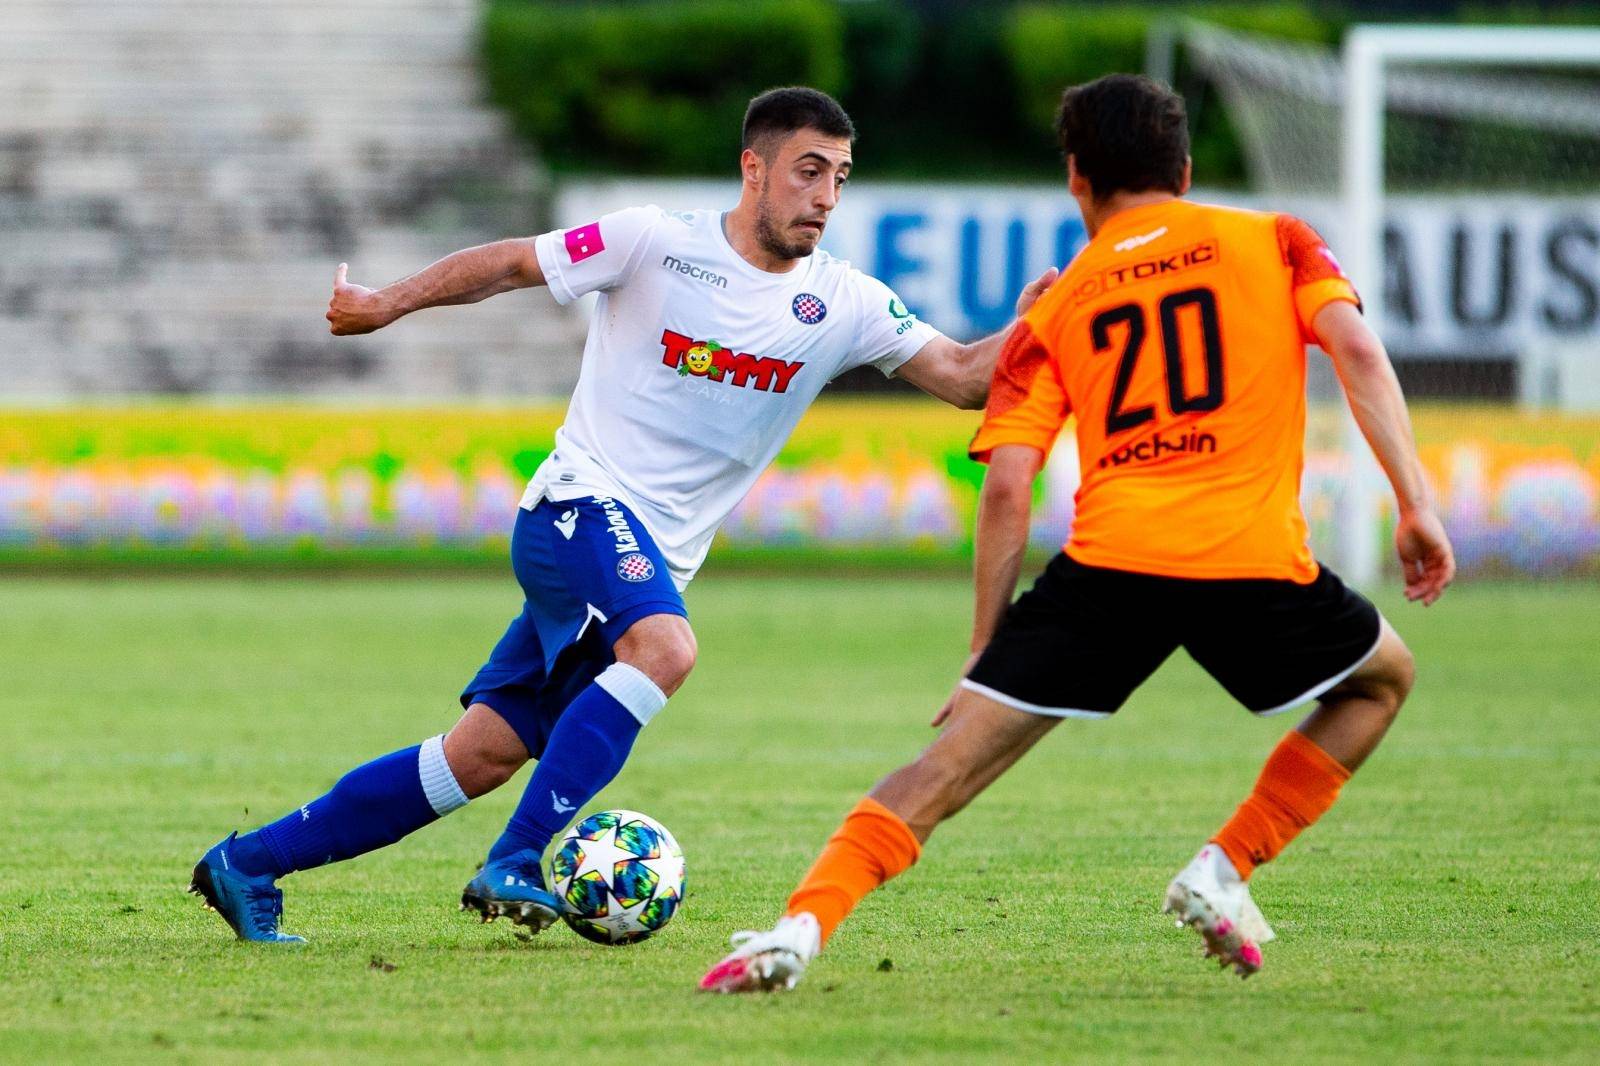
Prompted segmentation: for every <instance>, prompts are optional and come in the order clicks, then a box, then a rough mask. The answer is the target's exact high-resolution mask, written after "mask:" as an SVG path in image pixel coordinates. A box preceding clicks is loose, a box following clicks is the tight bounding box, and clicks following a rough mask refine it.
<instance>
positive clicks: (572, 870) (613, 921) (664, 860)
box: [550, 811, 684, 944]
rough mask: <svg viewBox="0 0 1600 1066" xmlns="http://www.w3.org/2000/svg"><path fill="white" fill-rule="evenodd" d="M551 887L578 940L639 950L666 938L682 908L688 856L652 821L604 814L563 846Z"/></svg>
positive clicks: (593, 816)
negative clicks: (640, 945) (652, 939)
mask: <svg viewBox="0 0 1600 1066" xmlns="http://www.w3.org/2000/svg"><path fill="white" fill-rule="evenodd" d="M550 887H551V891H553V892H554V893H555V894H556V895H557V896H558V897H560V899H561V902H562V905H563V907H564V908H565V912H564V913H563V914H562V917H563V918H564V919H565V920H566V923H567V924H568V925H569V926H571V927H572V930H573V932H575V933H577V934H578V935H579V936H581V937H585V938H586V939H589V940H593V941H594V942H595V943H597V944H636V943H638V942H639V941H641V940H644V939H646V938H647V937H650V936H654V935H655V934H656V933H658V932H660V930H661V928H662V927H663V926H665V925H666V924H667V923H668V922H670V921H671V920H672V916H673V915H674V914H676V913H678V908H679V907H680V906H681V905H682V903H683V892H684V864H683V849H682V848H680V847H679V846H678V842H677V840H675V839H673V836H672V834H671V833H669V832H668V831H667V827H666V826H664V825H662V824H661V823H660V822H658V821H656V820H655V819H654V818H651V817H649V816H648V815H644V814H640V813H639V812H638V811H601V812H600V813H599V814H591V815H590V816H589V817H587V818H585V819H584V820H583V821H581V822H579V823H578V824H577V825H575V826H573V827H572V828H571V829H569V830H567V834H566V836H564V837H562V838H561V843H560V844H559V845H558V846H557V847H556V850H555V855H554V857H552V858H551V860H550Z"/></svg>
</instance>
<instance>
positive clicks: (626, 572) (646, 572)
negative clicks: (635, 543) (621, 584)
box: [617, 552, 656, 582]
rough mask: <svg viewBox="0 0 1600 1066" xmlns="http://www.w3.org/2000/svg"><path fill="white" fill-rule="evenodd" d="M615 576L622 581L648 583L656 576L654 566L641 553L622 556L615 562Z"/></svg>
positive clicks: (647, 557) (648, 557) (648, 558)
mask: <svg viewBox="0 0 1600 1066" xmlns="http://www.w3.org/2000/svg"><path fill="white" fill-rule="evenodd" d="M617 576H618V577H620V578H622V580H624V581H635V582H637V581H649V580H650V579H651V578H653V577H655V576H656V564H655V563H653V562H651V561H650V556H648V555H645V554H644V553H643V552H634V553H633V554H632V555H624V556H623V557H622V558H620V559H618V560H617Z"/></svg>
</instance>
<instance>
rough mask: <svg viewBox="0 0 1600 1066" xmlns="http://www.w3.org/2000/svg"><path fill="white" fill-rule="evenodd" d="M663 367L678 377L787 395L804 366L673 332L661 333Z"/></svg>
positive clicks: (663, 331) (803, 364)
mask: <svg viewBox="0 0 1600 1066" xmlns="http://www.w3.org/2000/svg"><path fill="white" fill-rule="evenodd" d="M661 348H662V354H661V365H662V366H665V367H669V368H670V369H672V370H675V371H677V373H678V376H679V377H697V378H708V379H710V380H711V381H720V382H722V383H723V384H724V385H731V386H733V387H734V388H736V389H739V388H743V387H744V386H746V385H749V386H750V387H751V388H753V389H756V390H758V391H760V392H788V391H789V382H791V381H793V380H794V376H795V375H796V374H798V373H799V372H800V368H801V367H803V366H805V363H787V362H784V361H783V360H782V359H774V358H773V357H772V356H770V355H751V354H750V353H749V352H734V351H733V350H732V349H729V348H726V347H724V346H723V345H721V344H719V343H717V342H716V341H699V340H695V339H694V338H693V337H688V336H685V335H684V334H682V333H675V332H673V331H672V330H670V329H667V330H662V331H661Z"/></svg>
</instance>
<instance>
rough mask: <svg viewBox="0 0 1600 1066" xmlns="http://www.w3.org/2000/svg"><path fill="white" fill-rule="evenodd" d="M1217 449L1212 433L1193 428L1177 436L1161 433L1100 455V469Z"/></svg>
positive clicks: (1198, 453) (1205, 453)
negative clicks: (1168, 436)
mask: <svg viewBox="0 0 1600 1066" xmlns="http://www.w3.org/2000/svg"><path fill="white" fill-rule="evenodd" d="M1216 450H1217V438H1216V437H1214V436H1212V435H1211V434H1210V433H1203V432H1201V431H1200V430H1198V429H1191V430H1189V431H1188V432H1187V433H1183V434H1180V435H1179V436H1177V437H1175V438H1167V437H1163V436H1162V435H1161V434H1160V433H1157V434H1156V435H1155V436H1153V437H1150V438H1148V439H1147V440H1142V441H1140V442H1139V443H1137V444H1125V445H1123V446H1122V447H1120V448H1118V449H1117V450H1116V451H1114V452H1111V453H1109V454H1107V455H1102V456H1101V457H1100V463H1099V465H1100V469H1102V470H1104V469H1105V468H1106V467H1108V466H1126V465H1127V464H1128V463H1148V462H1150V461H1151V460H1153V459H1165V458H1167V457H1168V456H1172V455H1211V454H1213V453H1214V452H1216Z"/></svg>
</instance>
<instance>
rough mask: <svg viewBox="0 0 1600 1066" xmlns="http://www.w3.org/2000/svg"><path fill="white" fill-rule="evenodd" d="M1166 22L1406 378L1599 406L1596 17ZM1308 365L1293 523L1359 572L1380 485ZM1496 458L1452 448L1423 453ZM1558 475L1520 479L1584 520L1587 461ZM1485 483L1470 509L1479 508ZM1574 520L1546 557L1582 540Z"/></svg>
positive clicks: (1486, 514) (1442, 392) (1205, 93)
mask: <svg viewBox="0 0 1600 1066" xmlns="http://www.w3.org/2000/svg"><path fill="white" fill-rule="evenodd" d="M1172 39H1173V40H1174V42H1175V43H1177V44H1179V45H1181V48H1180V49H1179V50H1178V51H1177V56H1178V59H1179V61H1180V62H1179V65H1178V67H1177V71H1176V73H1177V74H1178V77H1177V79H1176V80H1177V82H1178V84H1180V86H1182V87H1183V88H1184V89H1185V90H1187V93H1188V95H1189V96H1190V98H1191V99H1192V100H1193V99H1198V101H1199V106H1200V107H1210V106H1218V105H1220V106H1221V107H1222V108H1223V109H1224V111H1225V113H1226V116H1227V118H1228V120H1229V122H1230V123H1231V125H1232V127H1233V128H1234V130H1235V132H1236V134H1237V137H1238V141H1239V144H1240V147H1241V149H1242V153H1243V156H1244V162H1245V166H1246V170H1247V173H1248V176H1249V180H1250V183H1251V187H1252V192H1253V193H1254V194H1256V196H1257V197H1259V202H1260V203H1261V204H1262V205H1263V206H1271V207H1273V208H1276V209H1283V210H1291V211H1295V212H1296V213H1299V214H1302V215H1304V216H1305V217H1306V218H1307V219H1308V220H1310V221H1311V222H1312V223H1313V224H1314V225H1316V226H1317V227H1318V229H1320V230H1321V231H1322V232H1323V233H1324V234H1325V235H1326V236H1327V237H1328V239H1329V241H1330V243H1332V245H1333V246H1334V248H1335V250H1336V251H1337V252H1338V254H1339V255H1340V257H1341V259H1342V260H1343V262H1344V266H1345V268H1346V270H1347V272H1348V273H1350V275H1351V276H1352V278H1353V279H1354V280H1355V282H1356V285H1357V287H1358V288H1359V289H1360V290H1361V292H1362V295H1363V299H1364V300H1365V303H1366V309H1367V313H1368V315H1369V317H1370V318H1371V319H1372V320H1373V322H1374V324H1375V325H1376V326H1377V328H1378V329H1379V331H1380V333H1381V334H1382V335H1383V337H1384V339H1385V342H1386V343H1387V344H1388V346H1389V349H1390V352H1391V354H1392V355H1393V357H1394V360H1395V365H1396V368H1397V370H1398V371H1399V373H1400V376H1401V379H1402V382H1403V383H1404V385H1405V387H1406V390H1407V393H1408V395H1409V396H1410V397H1412V398H1413V399H1414V400H1421V401H1424V406H1426V401H1429V400H1436V399H1437V400H1448V401H1471V402H1473V403H1474V404H1476V405H1479V406H1475V407H1474V408H1473V410H1475V411H1476V410H1482V406H1481V405H1485V404H1487V405H1491V406H1493V405H1501V406H1504V407H1506V408H1508V409H1509V408H1511V407H1512V405H1517V404H1520V405H1523V406H1534V407H1554V408H1560V409H1564V410H1570V411H1578V412H1582V411H1589V412H1600V29H1585V28H1579V27H1574V28H1563V29H1520V28H1510V29H1508V28H1481V27H1479V28H1464V27H1458V26H1410V27H1357V28H1355V29H1354V30H1352V31H1351V33H1350V35H1349V37H1348V38H1347V40H1346V41H1345V44H1344V47H1343V49H1342V50H1335V49H1332V48H1328V47H1325V46H1320V45H1316V44H1309V43H1305V42H1295V41H1285V40H1278V39H1271V38H1264V37H1260V36H1255V35H1250V34H1244V33H1237V32H1232V31H1227V30H1223V29H1219V28H1217V27H1215V26H1211V25H1206V24H1201V23H1186V24H1183V25H1182V26H1181V27H1180V28H1178V29H1177V31H1176V33H1175V34H1173V37H1172ZM1153 54H1154V53H1153ZM1313 366H1314V369H1316V370H1318V371H1319V373H1318V374H1316V375H1315V376H1314V378H1313V387H1312V401H1313V402H1312V405H1311V406H1312V415H1311V418H1310V427H1309V430H1308V456H1309V458H1308V465H1307V475H1306V503H1307V512H1308V515H1309V516H1310V517H1311V519H1312V523H1313V539H1314V541H1315V542H1316V547H1317V550H1318V552H1319V554H1321V555H1322V557H1324V558H1327V559H1329V560H1330V562H1332V563H1333V564H1334V565H1335V566H1336V567H1339V568H1341V569H1343V570H1345V571H1346V572H1347V574H1348V575H1349V576H1350V577H1352V578H1355V579H1357V580H1367V579H1370V578H1371V577H1373V576H1376V575H1377V573H1378V572H1379V568H1380V567H1385V568H1392V567H1393V566H1394V563H1393V560H1392V558H1391V554H1392V553H1391V552H1390V551H1389V549H1388V547H1387V536H1386V532H1387V525H1388V523H1387V519H1388V518H1389V515H1388V505H1387V499H1388V494H1387V492H1386V491H1385V486H1384V484H1383V482H1382V480H1381V477H1380V476H1379V475H1378V472H1377V470H1376V467H1375V464H1373V463H1372V461H1371V459H1370V455H1369V453H1368V451H1367V449H1366V448H1365V446H1364V444H1363V443H1362V442H1361V441H1360V438H1359V435H1358V434H1356V433H1355V431H1354V427H1353V425H1352V423H1351V420H1350V419H1349V417H1348V414H1347V413H1346V412H1345V410H1344V405H1343V402H1342V397H1341V396H1340V393H1339V391H1338V388H1337V384H1336V382H1334V381H1333V380H1332V378H1331V375H1330V374H1328V373H1327V367H1326V361H1325V360H1314V362H1313ZM1455 409H1456V410H1457V411H1458V412H1461V413H1458V414H1456V415H1454V416H1453V417H1454V418H1456V419H1458V420H1459V421H1460V428H1461V433H1462V436H1463V437H1466V436H1469V435H1470V432H1471V429H1472V427H1471V422H1470V419H1471V417H1472V416H1471V415H1470V414H1468V413H1466V412H1465V411H1464V410H1463V409H1462V408H1461V407H1460V406H1459V405H1457V407H1456V408H1455ZM1442 410H1446V411H1448V410H1449V409H1448V408H1445V409H1442ZM1431 413H1433V412H1430V414H1431ZM1439 417H1440V418H1443V419H1445V420H1446V421H1448V420H1449V419H1450V418H1451V417H1452V416H1451V415H1449V414H1448V413H1446V414H1443V415H1440V416H1439ZM1435 421H1437V419H1436V420H1435ZM1444 432H1445V434H1446V435H1448V434H1449V427H1448V426H1447V427H1446V429H1445V431H1444ZM1574 458H1575V460H1576V461H1577V462H1578V463H1579V464H1580V465H1581V464H1583V463H1584V462H1586V461H1587V457H1586V456H1582V455H1578V456H1575V457H1574ZM1498 461H1499V460H1497V459H1495V458H1493V457H1490V458H1489V459H1484V458H1483V457H1481V456H1480V457H1478V458H1477V459H1473V458H1472V456H1471V453H1470V452H1469V451H1460V452H1459V454H1458V453H1451V454H1450V455H1448V456H1446V457H1445V458H1444V459H1443V460H1441V461H1436V462H1435V463H1433V464H1432V467H1433V469H1432V470H1431V472H1432V473H1433V475H1434V477H1435V479H1436V480H1439V479H1445V480H1448V479H1449V478H1451V477H1453V476H1459V477H1462V478H1469V479H1470V478H1474V477H1479V476H1480V475H1481V474H1482V470H1481V469H1480V468H1482V467H1484V466H1486V465H1487V466H1489V467H1493V466H1495V465H1496V463H1497V462H1498ZM1480 480H1481V478H1480ZM1568 480H1569V481H1571V479H1568ZM1580 480H1581V479H1580ZM1560 482H1561V479H1559V478H1557V479H1555V482H1552V485H1553V486H1554V487H1549V486H1547V487H1546V489H1543V490H1540V491H1546V492H1552V493H1555V494H1556V497H1557V498H1555V500H1554V502H1553V503H1551V506H1553V507H1555V508H1556V509H1557V510H1558V511H1559V510H1561V509H1562V508H1566V509H1567V510H1569V511H1572V512H1574V514H1576V512H1578V511H1581V510H1583V509H1584V507H1585V506H1587V507H1588V508H1589V509H1590V513H1591V517H1592V512H1593V503H1594V502H1593V501H1592V500H1588V501H1587V502H1586V500H1585V499H1584V498H1582V497H1583V495H1584V492H1586V491H1587V492H1590V493H1592V490H1593V483H1592V479H1591V481H1590V482H1589V483H1588V485H1587V488H1585V487H1584V485H1582V484H1579V483H1578V482H1575V481H1574V482H1572V483H1571V484H1565V485H1563V484H1561V483H1560ZM1440 487H1441V488H1442V489H1446V490H1448V489H1449V488H1450V487H1451V486H1449V485H1448V484H1447V485H1444V486H1440ZM1479 488H1483V486H1479ZM1484 491H1488V492H1490V493H1491V495H1492V492H1493V490H1492V487H1490V488H1488V489H1484ZM1536 494H1537V493H1536ZM1575 494H1576V495H1575ZM1457 502H1458V503H1459V502H1461V501H1457ZM1492 502H1493V501H1484V500H1481V499H1480V500H1478V501H1477V502H1476V503H1474V504H1473V505H1472V507H1471V508H1470V509H1472V510H1473V513H1475V514H1479V519H1478V521H1479V524H1480V525H1483V524H1484V523H1491V522H1492V521H1494V520H1496V519H1495V516H1494V515H1492V514H1490V512H1492V511H1494V507H1493V506H1492V505H1491V504H1492ZM1463 506H1465V505H1464V504H1463ZM1480 512H1481V514H1480ZM1457 518H1458V520H1460V521H1465V519H1464V518H1462V517H1461V516H1460V515H1458V516H1457ZM1498 520H1499V521H1501V522H1502V523H1503V522H1504V521H1505V516H1504V515H1503V514H1502V515H1500V516H1499V519H1498ZM1590 524H1591V525H1592V522H1591V523H1590ZM1580 527H1581V528H1579V527H1575V528H1573V529H1571V530H1567V531H1566V533H1565V534H1557V535H1566V536H1568V540H1569V541H1570V543H1566V544H1564V545H1556V546H1555V549H1554V550H1556V552H1557V554H1560V553H1561V551H1562V550H1564V551H1565V552H1566V553H1567V554H1568V555H1572V554H1573V553H1580V554H1581V552H1582V551H1584V550H1585V548H1584V542H1583V538H1584V537H1586V536H1592V535H1593V530H1592V529H1588V527H1587V526H1582V524H1581V523H1580ZM1460 532H1463V533H1467V534H1470V535H1473V536H1476V540H1474V541H1472V543H1474V544H1479V543H1481V544H1485V545H1486V544H1488V541H1490V540H1493V539H1494V537H1490V536H1489V535H1488V534H1489V533H1490V532H1493V533H1495V534H1496V535H1497V536H1498V537H1499V540H1500V541H1505V540H1506V538H1507V537H1508V536H1510V537H1513V538H1515V536H1517V535H1518V534H1517V531H1515V530H1511V531H1507V530H1505V529H1498V530H1485V529H1476V528H1474V529H1462V530H1460ZM1524 532H1526V531H1524ZM1469 539H1471V538H1470V537H1469ZM1515 548H1516V546H1515V545H1513V546H1512V548H1511V549H1508V548H1506V546H1505V544H1501V545H1500V546H1499V547H1498V548H1494V549H1493V550H1490V548H1488V547H1485V548H1484V549H1483V552H1482V554H1484V556H1485V559H1486V561H1489V562H1492V561H1493V560H1492V559H1490V558H1489V557H1490V556H1495V557H1496V558H1498V557H1499V556H1504V555H1506V553H1507V551H1513V554H1514V549H1515ZM1468 554H1469V558H1468V559H1467V560H1466V561H1468V562H1469V563H1470V562H1471V561H1472V559H1471V558H1470V555H1471V553H1470V552H1469V553H1468ZM1501 561H1502V562H1503V561H1505V560H1503V559H1502V560H1501ZM1511 562H1512V565H1515V560H1512V561H1511Z"/></svg>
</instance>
